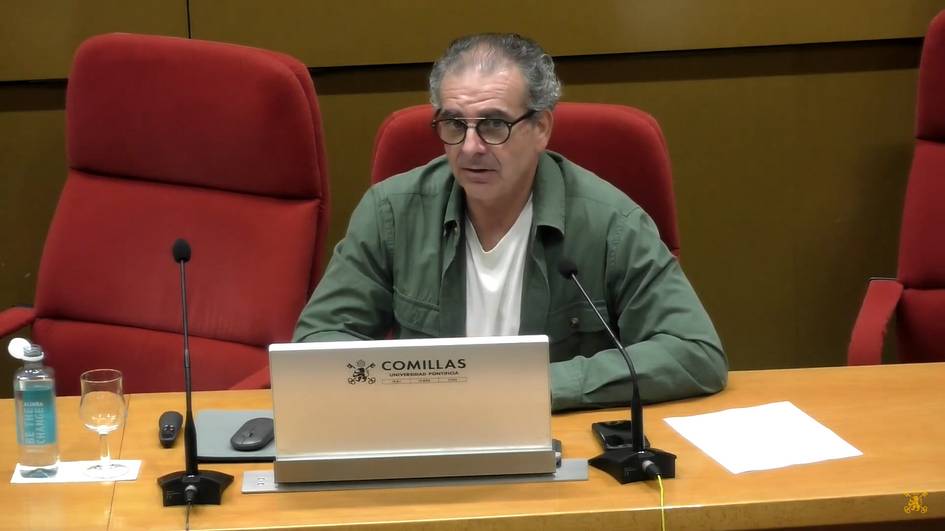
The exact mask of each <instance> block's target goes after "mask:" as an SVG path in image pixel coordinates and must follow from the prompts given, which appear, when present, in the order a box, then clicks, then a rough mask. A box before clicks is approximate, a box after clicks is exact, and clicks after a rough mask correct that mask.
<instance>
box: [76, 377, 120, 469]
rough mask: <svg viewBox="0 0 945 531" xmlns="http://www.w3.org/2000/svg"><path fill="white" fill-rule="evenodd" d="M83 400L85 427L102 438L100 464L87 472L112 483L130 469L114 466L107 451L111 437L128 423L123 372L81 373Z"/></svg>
mask: <svg viewBox="0 0 945 531" xmlns="http://www.w3.org/2000/svg"><path fill="white" fill-rule="evenodd" d="M79 381H80V382H81V384H82V399H81V401H80V402H79V416H80V417H81V418H82V422H83V423H85V427H86V428H88V429H90V430H92V431H94V432H95V433H97V434H98V436H99V447H100V449H101V450H100V453H99V460H98V462H97V463H95V464H94V465H92V466H90V467H88V468H86V469H85V473H86V474H88V475H89V476H92V477H94V478H97V479H112V478H115V477H118V476H120V475H122V474H124V473H125V472H127V470H128V467H126V466H125V465H123V464H121V463H113V462H112V460H111V454H110V453H109V451H108V434H109V433H111V432H113V431H115V430H117V429H118V427H119V426H121V423H122V422H123V421H124V420H125V397H124V394H123V393H122V388H121V387H122V386H121V372H120V371H116V370H115V369H95V370H91V371H86V372H84V373H82V376H80V377H79Z"/></svg>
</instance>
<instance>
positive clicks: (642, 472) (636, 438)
mask: <svg viewBox="0 0 945 531" xmlns="http://www.w3.org/2000/svg"><path fill="white" fill-rule="evenodd" d="M558 272H559V273H561V276H563V277H564V278H566V279H569V280H573V281H574V284H575V285H576V286H577V287H578V289H579V290H580V291H581V294H582V295H584V300H586V301H587V304H588V305H589V306H590V307H591V309H593V310H594V314H595V315H597V318H598V319H599V320H600V322H601V324H602V325H603V326H604V329H605V330H607V334H608V335H610V339H611V340H612V341H613V342H614V346H615V347H617V350H618V351H620V353H621V354H622V355H623V359H624V361H625V362H626V363H627V368H628V369H630V380H631V383H632V384H633V390H632V394H631V396H630V446H629V447H621V448H607V449H605V450H604V453H602V454H601V455H599V456H597V457H595V458H593V459H591V460H590V461H588V463H590V465H591V466H593V467H595V468H598V469H600V470H603V471H604V472H607V473H608V474H610V475H611V476H613V477H614V479H616V480H617V481H619V482H620V483H631V482H634V481H643V480H646V479H650V478H655V477H656V476H661V477H664V478H672V477H676V456H675V455H673V454H671V453H669V452H664V451H663V450H660V449H658V448H649V447H647V446H646V445H645V444H644V440H645V439H644V437H643V402H642V401H641V400H640V381H639V379H638V378H637V371H636V369H635V368H634V367H633V360H631V359H630V355H629V354H628V353H627V350H626V349H625V348H624V346H623V344H622V343H621V342H620V341H619V340H618V339H617V336H616V335H614V331H613V330H611V328H610V325H609V324H607V320H606V319H604V316H603V315H601V313H600V311H599V310H598V309H597V306H596V305H595V304H594V302H593V301H592V300H591V297H590V296H589V295H588V294H587V291H585V290H584V286H583V285H582V284H581V281H580V280H578V277H577V273H578V270H577V265H575V263H574V260H571V259H570V258H568V257H562V258H561V260H560V261H559V262H558Z"/></svg>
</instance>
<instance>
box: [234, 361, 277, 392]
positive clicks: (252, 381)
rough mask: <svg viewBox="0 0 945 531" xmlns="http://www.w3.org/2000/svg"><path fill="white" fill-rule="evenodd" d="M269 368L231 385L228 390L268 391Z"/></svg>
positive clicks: (264, 368)
mask: <svg viewBox="0 0 945 531" xmlns="http://www.w3.org/2000/svg"><path fill="white" fill-rule="evenodd" d="M268 388H269V366H268V365H267V366H266V367H263V368H261V369H259V370H257V371H256V372H254V373H253V374H250V375H249V376H247V377H246V378H243V379H242V380H240V381H239V382H237V383H236V384H234V385H233V387H231V388H230V389H268Z"/></svg>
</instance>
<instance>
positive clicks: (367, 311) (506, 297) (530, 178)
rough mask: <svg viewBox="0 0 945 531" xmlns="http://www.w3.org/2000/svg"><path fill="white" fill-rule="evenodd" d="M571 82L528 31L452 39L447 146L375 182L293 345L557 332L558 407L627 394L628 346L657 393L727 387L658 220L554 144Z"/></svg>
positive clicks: (443, 107) (441, 80)
mask: <svg viewBox="0 0 945 531" xmlns="http://www.w3.org/2000/svg"><path fill="white" fill-rule="evenodd" d="M560 91H561V87H560V81H558V78H557V76H556V75H555V71H554V63H553V61H552V59H551V57H550V56H548V55H547V54H545V53H544V51H543V50H542V49H541V48H540V47H539V46H538V45H537V44H536V43H534V42H532V41H530V40H528V39H525V38H522V37H520V36H518V35H496V34H484V35H475V36H471V37H466V38H463V39H459V40H457V41H455V42H453V43H452V44H451V45H450V47H449V49H448V50H447V51H446V53H445V54H444V55H443V57H441V58H440V59H439V60H438V61H437V62H436V64H435V65H434V66H433V71H432V72H431V74H430V96H431V101H432V103H433V106H434V107H435V109H436V115H435V120H434V123H433V126H434V128H435V130H436V133H437V134H438V135H439V137H440V139H441V140H442V141H443V143H444V145H445V150H446V157H445V159H444V158H443V157H440V158H438V159H434V160H433V161H431V162H430V163H428V164H427V165H425V166H422V167H419V168H416V169H414V170H411V171H409V172H407V173H404V174H401V175H398V176H395V177H391V178H390V179H387V180H386V181H384V182H382V183H380V184H377V185H375V186H374V187H372V188H371V189H370V190H368V192H367V194H365V196H364V198H363V199H362V200H361V203H360V204H359V205H358V207H357V208H356V209H355V211H354V213H353V214H352V216H351V221H350V224H349V227H348V232H347V234H346V236H345V238H344V240H343V241H342V242H341V243H339V244H338V246H337V247H336V248H335V252H334V255H333V257H332V259H331V262H330V263H329V265H328V269H327V271H326V273H325V276H324V278H323V279H322V281H321V283H320V284H319V285H318V288H317V289H316V290H315V293H314V294H313V295H312V299H311V300H310V301H309V303H308V305H307V307H306V308H305V310H303V312H302V315H301V317H300V318H299V322H298V325H297V327H296V330H295V340H296V341H333V340H345V339H348V340H350V339H374V338H382V337H385V336H386V335H387V334H388V333H389V332H390V331H393V333H394V336H395V337H400V338H410V337H457V336H483V335H516V334H520V335H524V334H547V335H548V336H549V338H550V342H551V345H550V349H551V360H552V365H551V384H552V408H553V409H554V410H556V411H560V410H565V409H576V408H587V407H607V406H615V405H618V404H625V403H627V402H628V401H629V398H630V389H631V386H630V385H629V381H628V380H629V376H628V374H629V373H628V370H627V367H626V364H625V362H624V360H623V358H622V356H621V354H620V353H619V352H618V351H617V350H616V349H614V348H612V343H610V340H609V338H608V335H607V333H606V331H605V330H604V329H603V327H602V326H601V324H600V323H599V322H598V320H597V319H596V317H595V316H594V315H593V310H592V309H591V308H589V307H588V305H587V303H586V302H585V300H584V299H583V297H582V295H581V293H580V291H579V290H578V289H577V288H576V287H575V286H574V284H573V282H572V281H570V280H568V279H565V278H563V277H562V276H561V275H560V274H559V273H558V263H559V261H560V260H561V259H562V258H563V257H567V258H568V259H570V260H573V261H575V263H576V265H577V267H578V272H579V276H580V278H581V280H582V282H583V283H584V285H585V287H586V289H587V290H588V292H589V294H590V295H591V297H592V298H593V300H594V301H595V303H596V305H597V306H598V308H599V309H600V311H601V313H603V314H604V316H605V318H606V319H608V321H609V322H610V323H611V324H612V325H616V327H617V330H618V334H619V336H620V340H621V341H622V342H623V343H624V344H625V345H628V346H629V353H630V356H631V357H632V358H633V361H634V364H635V366H636V370H637V374H638V376H639V379H640V393H641V395H642V397H643V399H644V400H645V401H648V402H655V401H662V400H670V399H676V398H682V397H687V396H693V395H699V394H706V393H713V392H717V391H719V390H720V389H722V388H723V387H724V385H725V381H726V376H727V368H728V362H727V360H726V358H725V355H724V353H723V352H722V348H721V344H720V341H719V338H718V336H717V335H716V333H715V330H714V328H713V326H712V323H711V321H710V320H709V317H708V315H706V312H705V310H704V309H703V307H702V305H701V303H700V302H699V299H698V298H697V297H696V295H695V293H694V292H693V290H692V287H691V286H690V285H689V282H688V281H687V280H686V277H685V275H684V274H683V272H682V270H681V269H680V267H679V263H678V262H677V261H676V259H675V258H674V257H673V256H672V254H671V253H670V252H669V250H668V249H667V248H666V247H665V245H663V243H662V241H661V240H660V238H659V235H658V234H657V231H656V228H655V226H654V224H653V221H652V220H651V219H650V218H649V217H648V216H647V215H646V213H645V212H643V210H642V209H641V208H640V207H639V206H637V205H636V204H635V203H634V202H633V201H631V200H630V199H629V198H628V197H627V196H626V195H624V194H623V193H621V192H620V191H618V190H617V189H615V188H614V187H613V186H611V185H610V184H608V183H606V182H604V181H603V180H601V179H599V178H598V177H596V176H595V175H593V174H591V173H590V172H588V171H587V170H584V169H583V168H580V167H578V166H576V165H574V164H573V163H571V162H569V161H568V160H566V159H565V158H564V157H562V156H560V155H558V154H555V153H551V152H546V151H545V147H546V146H547V144H548V139H549V138H550V136H551V130H552V126H553V117H552V112H551V111H552V109H553V108H554V105H555V103H556V102H557V100H558V97H559V95H560Z"/></svg>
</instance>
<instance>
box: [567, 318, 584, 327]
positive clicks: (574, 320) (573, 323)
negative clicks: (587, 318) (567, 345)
mask: <svg viewBox="0 0 945 531" xmlns="http://www.w3.org/2000/svg"><path fill="white" fill-rule="evenodd" d="M580 322H581V320H580V319H578V318H577V317H572V318H571V320H570V321H569V322H568V324H569V325H571V328H577V327H578V324H580Z"/></svg>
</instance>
